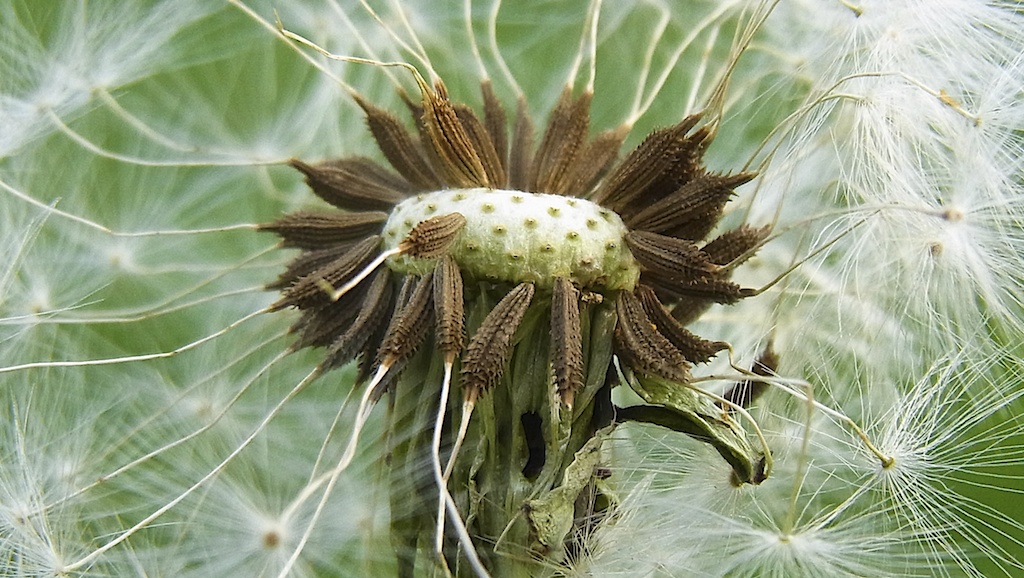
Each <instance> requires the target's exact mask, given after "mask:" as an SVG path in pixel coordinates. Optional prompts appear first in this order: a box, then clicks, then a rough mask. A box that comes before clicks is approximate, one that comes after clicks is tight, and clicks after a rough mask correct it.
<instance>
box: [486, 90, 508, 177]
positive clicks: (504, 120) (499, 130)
mask: <svg viewBox="0 0 1024 578" xmlns="http://www.w3.org/2000/svg"><path fill="white" fill-rule="evenodd" d="M480 92H481V93H482V94H483V100H484V126H485V127H486V128H487V134H489V135H490V137H491V142H492V143H493V144H494V152H495V153H496V154H497V157H498V161H499V162H500V163H501V174H502V175H504V180H503V181H502V182H499V183H495V186H496V187H498V188H507V187H508V171H507V169H508V167H507V165H506V162H507V159H508V117H507V116H506V114H505V107H503V106H502V105H501V102H500V101H499V100H498V97H497V95H495V94H494V88H493V87H492V86H491V81H489V80H484V81H483V82H481V83H480Z"/></svg>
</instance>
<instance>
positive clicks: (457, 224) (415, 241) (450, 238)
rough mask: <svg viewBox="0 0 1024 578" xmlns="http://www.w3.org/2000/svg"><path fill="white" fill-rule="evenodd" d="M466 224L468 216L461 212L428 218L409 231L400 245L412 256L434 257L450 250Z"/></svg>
mask: <svg viewBox="0 0 1024 578" xmlns="http://www.w3.org/2000/svg"><path fill="white" fill-rule="evenodd" d="M464 226H466V217H463V216H462V214H460V213H448V214H447V215H440V216H438V217H433V218H431V219H426V220H424V221H420V223H419V224H418V225H416V226H415V227H413V228H412V230H411V231H409V234H408V235H406V236H405V239H403V240H402V243H401V244H400V245H399V247H400V248H401V249H402V252H403V253H405V254H407V255H410V256H412V257H416V258H419V259H434V258H436V257H440V256H441V255H443V254H444V253H445V251H447V250H448V247H450V246H451V244H452V243H453V242H454V241H455V237H456V236H457V235H458V234H459V231H461V230H462V228H463V227H464Z"/></svg>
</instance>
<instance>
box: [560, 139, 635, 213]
mask: <svg viewBox="0 0 1024 578" xmlns="http://www.w3.org/2000/svg"><path fill="white" fill-rule="evenodd" d="M627 134H628V132H627V131H625V130H608V131H604V132H602V133H600V134H598V135H597V136H596V137H594V139H593V140H591V141H590V142H589V143H587V146H586V148H584V149H583V152H581V153H580V157H579V160H578V161H577V162H576V163H575V164H574V165H573V167H572V170H571V172H570V173H569V175H568V176H567V178H566V182H567V187H566V190H565V192H564V193H563V194H565V195H568V196H570V197H583V198H587V197H589V196H590V193H591V191H593V190H594V187H595V186H597V183H598V182H600V180H601V178H603V177H604V176H605V175H606V174H607V173H608V171H609V170H611V168H612V165H613V164H614V163H615V160H616V159H617V158H618V156H619V149H620V148H622V141H623V140H625V138H626V135H627Z"/></svg>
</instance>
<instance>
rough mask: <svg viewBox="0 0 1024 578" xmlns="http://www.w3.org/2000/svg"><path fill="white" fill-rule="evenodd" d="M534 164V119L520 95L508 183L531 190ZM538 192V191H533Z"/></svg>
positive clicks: (514, 187)
mask: <svg viewBox="0 0 1024 578" xmlns="http://www.w3.org/2000/svg"><path fill="white" fill-rule="evenodd" d="M532 166H533V121H532V120H530V111H529V110H528V109H527V107H526V100H525V99H524V98H523V97H522V96H520V97H519V100H518V101H517V102H516V125H515V127H514V128H513V131H512V148H511V149H510V151H509V159H508V185H509V186H510V187H512V188H513V189H515V190H517V191H529V190H530V189H529V186H530V171H531V167H532ZM531 192H537V191H531Z"/></svg>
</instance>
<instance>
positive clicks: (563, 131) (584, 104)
mask: <svg viewBox="0 0 1024 578" xmlns="http://www.w3.org/2000/svg"><path fill="white" fill-rule="evenodd" d="M592 97H593V93H591V92H584V93H583V94H582V95H580V97H579V98H577V99H575V100H573V98H572V90H571V89H570V88H568V87H566V88H565V89H564V90H563V91H562V96H561V97H560V98H559V100H558V104H556V105H555V109H554V110H553V111H551V116H550V117H549V118H548V127H547V130H546V131H545V132H544V137H543V138H542V139H541V142H540V146H539V147H538V148H537V156H536V157H535V162H534V167H533V174H532V176H531V179H530V189H529V190H531V191H543V192H545V193H550V194H556V195H564V194H566V192H567V191H568V189H569V187H570V184H571V183H570V182H569V177H571V174H572V168H573V166H574V164H575V163H576V162H577V159H579V156H580V152H581V151H582V150H583V149H584V147H585V146H586V142H587V132H588V131H589V129H590V101H591V98H592Z"/></svg>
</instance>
